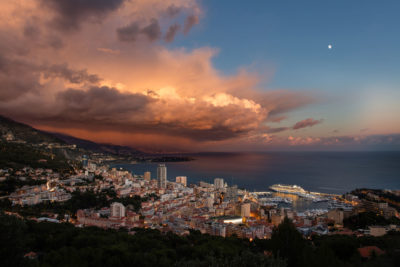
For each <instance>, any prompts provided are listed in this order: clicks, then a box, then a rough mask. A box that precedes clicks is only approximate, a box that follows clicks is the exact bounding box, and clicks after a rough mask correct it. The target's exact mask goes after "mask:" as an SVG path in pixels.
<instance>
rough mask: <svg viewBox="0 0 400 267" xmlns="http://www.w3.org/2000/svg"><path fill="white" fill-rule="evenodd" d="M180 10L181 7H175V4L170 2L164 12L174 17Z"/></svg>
mask: <svg viewBox="0 0 400 267" xmlns="http://www.w3.org/2000/svg"><path fill="white" fill-rule="evenodd" d="M181 11H182V8H181V7H177V6H176V5H174V4H172V5H170V6H169V7H168V8H167V10H166V13H167V15H168V16H169V17H171V18H174V17H175V16H177V15H178V14H179V13H180V12H181Z"/></svg>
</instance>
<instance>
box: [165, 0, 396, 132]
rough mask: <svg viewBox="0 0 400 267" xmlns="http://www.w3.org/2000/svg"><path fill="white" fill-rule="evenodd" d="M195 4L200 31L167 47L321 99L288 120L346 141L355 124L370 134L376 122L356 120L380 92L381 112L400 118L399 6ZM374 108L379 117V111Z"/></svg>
mask: <svg viewBox="0 0 400 267" xmlns="http://www.w3.org/2000/svg"><path fill="white" fill-rule="evenodd" d="M201 5H202V8H203V10H204V14H203V18H202V19H201V21H200V25H199V26H197V27H196V28H195V29H194V30H193V31H192V32H191V33H190V34H189V36H187V37H182V36H181V37H180V38H178V39H177V40H176V41H175V42H174V43H173V44H172V46H176V47H180V46H184V47H186V48H189V49H190V48H196V47H203V46H210V47H215V48H217V49H218V50H219V53H218V55H217V56H216V57H215V58H214V64H215V66H216V68H217V69H218V70H220V71H222V72H223V73H225V74H232V73H235V72H236V71H237V70H238V69H239V68H242V67H244V68H249V69H251V70H255V71H257V72H259V73H260V74H261V75H264V74H265V73H271V71H272V72H273V74H272V75H271V74H268V75H266V76H271V77H266V81H264V82H263V83H262V84H261V87H263V88H266V89H277V88H284V89H290V90H313V91H316V92H318V93H321V94H323V95H324V96H325V98H326V99H325V100H326V101H324V103H323V104H317V105H314V106H312V107H308V108H305V109H302V110H300V111H297V112H296V113H295V114H293V116H292V117H291V118H292V120H293V121H296V120H297V119H299V118H300V117H304V116H305V115H307V114H309V116H313V117H318V116H320V117H323V118H324V119H325V121H327V122H329V125H330V126H331V128H332V129H334V128H343V129H344V131H345V132H346V131H347V132H346V133H348V134H352V133H353V134H354V133H355V132H356V131H358V129H355V127H354V125H357V126H359V127H360V128H373V127H374V125H375V124H376V123H375V122H371V123H369V122H368V121H367V122H365V121H364V120H362V121H360V116H364V114H360V113H364V112H365V111H364V109H365V106H366V105H367V106H368V105H370V103H367V102H366V101H373V100H371V98H374V95H375V94H380V93H382V94H383V95H384V96H385V95H386V96H387V99H386V98H385V97H383V98H382V99H381V101H383V102H387V105H391V106H392V109H390V108H389V110H382V113H384V112H389V113H390V112H391V113H393V112H397V111H399V112H400V110H399V109H398V108H397V107H396V106H397V103H398V101H393V100H390V99H393V98H396V97H400V93H399V91H400V88H399V84H400V66H399V64H400V63H399V62H400V16H399V15H398V14H400V2H399V1H361V0H360V1H246V2H245V1H239V0H233V1H211V0H207V1H202V2H201ZM328 44H332V45H333V49H331V50H329V49H328ZM393 102H394V103H393ZM375 106H378V107H375V109H377V110H375V111H376V112H379V111H380V110H379V106H382V104H379V105H375ZM386 109H387V108H386ZM382 116H385V114H382ZM393 119H395V118H393ZM390 122H391V123H395V122H392V121H390ZM358 124H359V125H358ZM369 125H370V126H369ZM350 126H351V127H350ZM324 131H325V132H326V131H327V129H325V128H324ZM382 131H383V132H387V131H388V129H383V130H382ZM383 132H382V133H383ZM374 133H381V130H380V129H375V131H374Z"/></svg>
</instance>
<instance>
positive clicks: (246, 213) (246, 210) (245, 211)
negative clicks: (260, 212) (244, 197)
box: [240, 203, 250, 217]
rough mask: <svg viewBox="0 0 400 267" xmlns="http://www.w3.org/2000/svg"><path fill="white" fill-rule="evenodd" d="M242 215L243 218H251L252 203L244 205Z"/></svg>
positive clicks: (241, 208) (241, 210) (241, 209)
mask: <svg viewBox="0 0 400 267" xmlns="http://www.w3.org/2000/svg"><path fill="white" fill-rule="evenodd" d="M240 215H241V216H242V217H250V203H243V204H242V206H241V207H240Z"/></svg>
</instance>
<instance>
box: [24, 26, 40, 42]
mask: <svg viewBox="0 0 400 267" xmlns="http://www.w3.org/2000/svg"><path fill="white" fill-rule="evenodd" d="M24 36H25V37H28V38H29V39H37V38H38V37H39V36H40V29H39V27H37V26H36V25H33V24H28V23H27V24H26V25H25V27H24Z"/></svg>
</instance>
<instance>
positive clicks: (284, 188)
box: [269, 184, 308, 196]
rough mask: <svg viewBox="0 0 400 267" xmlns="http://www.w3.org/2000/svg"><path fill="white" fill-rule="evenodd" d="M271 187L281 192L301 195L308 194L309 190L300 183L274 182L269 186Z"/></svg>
mask: <svg viewBox="0 0 400 267" xmlns="http://www.w3.org/2000/svg"><path fill="white" fill-rule="evenodd" d="M269 189H271V190H273V191H276V192H280V193H288V194H294V195H299V196H306V195H308V193H307V191H306V190H304V189H303V188H302V187H300V186H298V185H284V184H274V185H271V186H270V187H269Z"/></svg>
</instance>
